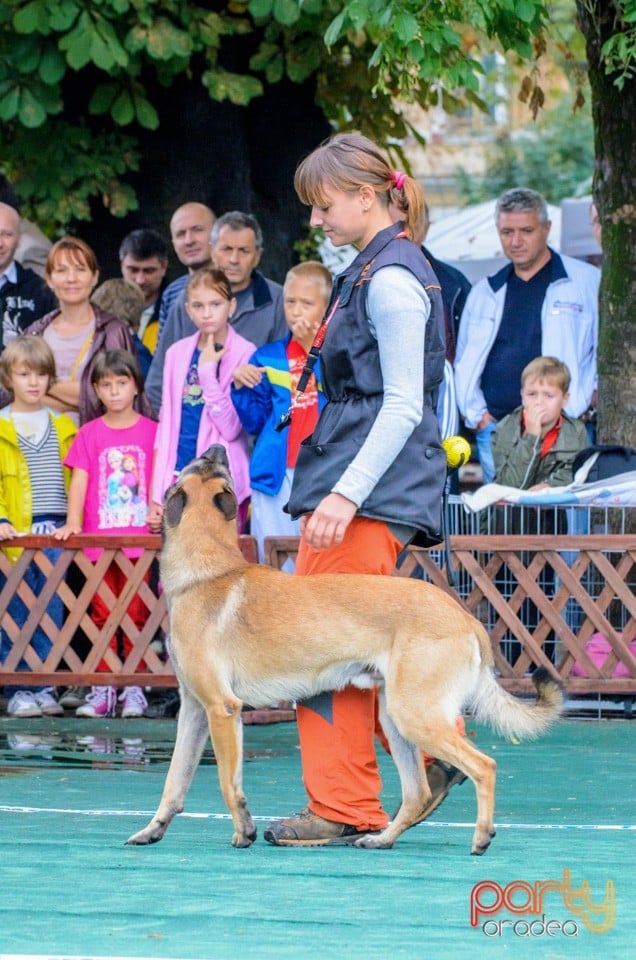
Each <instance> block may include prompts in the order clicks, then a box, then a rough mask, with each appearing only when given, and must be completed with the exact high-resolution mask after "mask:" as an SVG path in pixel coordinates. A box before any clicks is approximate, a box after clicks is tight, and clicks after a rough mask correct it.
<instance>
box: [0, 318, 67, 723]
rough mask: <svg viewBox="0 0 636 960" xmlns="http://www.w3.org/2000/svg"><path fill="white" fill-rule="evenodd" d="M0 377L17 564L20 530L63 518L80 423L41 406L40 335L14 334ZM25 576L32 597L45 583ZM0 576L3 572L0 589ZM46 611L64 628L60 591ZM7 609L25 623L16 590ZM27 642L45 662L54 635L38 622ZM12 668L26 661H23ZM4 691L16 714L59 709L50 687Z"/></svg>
mask: <svg viewBox="0 0 636 960" xmlns="http://www.w3.org/2000/svg"><path fill="white" fill-rule="evenodd" d="M0 382H1V383H2V386H3V387H4V389H5V390H7V391H9V393H10V394H11V396H12V400H11V402H10V403H9V404H8V405H7V406H6V407H3V408H2V409H1V410H0V542H1V543H2V550H3V552H4V553H5V554H6V555H7V557H8V558H9V559H10V560H11V562H12V563H16V561H17V559H18V557H19V556H20V554H21V553H22V551H21V550H20V549H19V548H18V547H15V546H13V543H14V541H15V540H16V539H17V538H18V537H20V535H23V534H29V533H33V534H51V533H53V531H54V530H56V529H57V528H58V527H60V526H62V525H63V524H64V522H65V520H66V509H67V489H68V484H69V481H70V471H69V470H66V469H65V468H64V466H63V460H64V457H65V456H66V453H67V452H68V450H69V448H70V446H71V442H72V440H73V437H74V436H75V434H76V433H77V427H76V426H75V424H74V423H73V421H72V420H71V419H70V417H67V416H66V414H63V413H58V412H57V411H55V410H50V409H49V408H48V407H46V406H45V404H44V400H45V398H46V395H47V393H48V391H49V388H50V387H51V385H52V384H53V383H55V359H54V357H53V353H52V351H51V348H50V347H49V345H48V344H47V343H46V342H45V341H44V340H43V339H42V338H41V337H31V336H17V337H15V338H14V339H13V340H11V342H10V343H9V344H8V345H7V346H6V347H5V349H4V351H3V353H2V356H1V357H0ZM10 544H11V546H10ZM42 552H43V553H44V555H45V556H46V557H47V558H48V559H49V560H50V561H51V563H53V564H54V563H55V561H56V560H57V559H58V557H59V555H60V552H61V551H60V550H59V549H57V548H52V547H45V548H44V549H43V551H42ZM23 579H24V583H25V584H26V585H27V586H28V587H29V589H30V590H31V592H32V593H33V595H34V596H35V597H37V596H39V594H40V593H41V592H42V590H43V589H44V588H45V586H46V576H45V574H44V573H43V572H42V570H41V569H40V567H39V566H38V565H37V564H36V563H35V562H32V563H30V564H29V566H28V567H27V568H26V570H25V572H24V578H23ZM3 581H4V576H3V575H0V588H1V587H2V586H3V585H4V583H3ZM46 612H47V614H48V616H49V617H50V619H51V620H52V621H53V623H54V624H56V625H57V626H58V627H61V626H62V620H63V614H64V608H63V605H62V600H61V599H60V597H59V596H58V595H57V594H56V595H55V596H53V597H52V598H51V600H50V601H49V603H48V606H47V610H46ZM7 615H8V617H10V618H11V619H12V620H13V622H14V623H15V625H16V626H17V627H18V628H21V627H23V626H24V624H25V623H26V620H27V618H28V616H29V608H28V606H27V605H26V603H25V602H24V601H23V600H22V598H21V597H19V596H18V595H17V594H15V595H14V596H13V597H12V598H11V600H10V602H9V606H8V608H7ZM5 626H6V624H5ZM12 646H13V644H12V642H11V639H10V636H9V633H8V632H7V630H6V629H2V630H0V662H2V663H4V662H5V660H6V659H7V657H8V656H9V653H10V651H11V648H12ZM31 646H32V647H33V649H34V650H35V652H36V654H37V655H38V657H39V658H40V660H41V661H44V660H45V659H46V657H47V655H48V653H49V651H50V649H51V646H52V641H51V640H50V639H49V637H48V635H47V634H46V633H45V632H44V631H43V630H42V628H41V627H37V628H36V630H35V632H34V634H33V639H32V641H31ZM17 669H18V670H25V671H26V670H28V669H29V667H28V665H27V663H26V662H25V661H24V660H21V661H20V662H19V664H18V665H17ZM5 694H6V696H7V698H8V701H9V702H8V707H7V712H8V713H9V715H10V716H13V717H41V716H42V715H44V714H47V715H55V714H62V713H64V711H63V709H62V707H61V706H60V705H59V704H58V702H57V701H56V700H55V698H54V696H53V689H52V688H51V687H41V686H35V685H33V684H28V683H24V684H20V685H17V686H12V687H6V688H5Z"/></svg>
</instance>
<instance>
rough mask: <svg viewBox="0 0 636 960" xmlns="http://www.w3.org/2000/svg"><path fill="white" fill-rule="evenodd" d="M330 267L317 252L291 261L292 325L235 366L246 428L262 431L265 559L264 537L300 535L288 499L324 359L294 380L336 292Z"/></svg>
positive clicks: (286, 300)
mask: <svg viewBox="0 0 636 960" xmlns="http://www.w3.org/2000/svg"><path fill="white" fill-rule="evenodd" d="M331 286H332V278H331V274H330V273H329V271H328V270H327V268H326V267H325V266H323V264H322V263H319V262H318V261H317V260H307V261H306V262H304V263H299V264H298V265H297V266H295V267H292V268H291V270H289V271H288V273H287V276H286V277H285V283H284V286H283V307H284V310H285V320H286V321H287V326H288V327H289V333H288V334H287V336H286V337H285V338H284V339H282V340H274V341H273V342H272V343H266V344H264V346H262V347H259V348H258V350H256V352H255V353H254V354H253V355H252V356H251V357H250V360H249V363H246V364H244V365H243V366H240V367H237V368H236V370H235V371H234V375H233V386H232V401H233V403H234V406H235V408H236V411H237V413H238V415H239V417H240V419H241V423H242V424H243V427H244V429H245V430H246V431H247V432H248V433H250V434H253V435H254V436H256V438H257V439H256V444H255V446H254V450H253V453H252V457H251V461H250V484H251V487H252V518H251V533H252V536H253V537H255V539H256V542H257V544H258V551H259V560H260V561H261V562H262V561H263V559H264V556H263V541H264V539H265V537H273V536H278V537H286V536H298V533H299V528H298V521H296V520H292V518H291V517H290V516H289V514H287V513H285V512H284V511H283V507H284V506H285V504H286V503H287V501H288V500H289V494H290V492H291V484H292V479H293V476H294V467H295V466H296V458H297V456H298V450H299V447H300V444H301V442H302V441H303V440H304V439H305V437H307V436H309V434H311V432H312V431H313V429H314V427H315V425H316V421H317V420H318V412H319V409H320V408H321V407H322V405H323V403H324V397H323V394H322V389H321V386H320V361H318V362H317V364H316V367H315V368H314V373H313V374H312V376H311V378H310V380H309V383H308V385H307V389H306V390H305V391H304V392H303V393H302V394H299V393H297V390H296V387H297V385H298V380H299V378H300V375H301V373H302V370H303V367H304V366H305V364H306V362H307V354H308V351H309V348H310V347H311V345H312V343H313V339H314V337H315V336H316V332H317V330H318V328H319V326H320V323H321V321H322V319H323V317H324V315H325V311H326V309H327V304H328V303H329V297H330V295H331ZM290 407H293V415H292V418H291V423H290V425H289V427H288V428H287V429H286V430H277V429H276V427H277V425H278V424H279V422H280V420H281V417H282V416H283V415H284V414H286V413H287V412H288V410H289V409H290Z"/></svg>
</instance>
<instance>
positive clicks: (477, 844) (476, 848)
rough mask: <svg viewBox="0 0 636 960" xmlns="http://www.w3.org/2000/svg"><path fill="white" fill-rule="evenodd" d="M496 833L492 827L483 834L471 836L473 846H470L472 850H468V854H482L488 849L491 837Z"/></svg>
mask: <svg viewBox="0 0 636 960" xmlns="http://www.w3.org/2000/svg"><path fill="white" fill-rule="evenodd" d="M496 833H497V831H496V830H494V829H492V830H488V831H487V832H485V833H483V834H480V835H479V836H478V837H477V836H475V837H474V838H473V846H472V850H471V851H470V855H471V856H472V857H481V856H483V855H484V853H485V852H486V850H487V849H488V847H489V846H490V843H491V841H492V838H493V837H494V836H495V835H496Z"/></svg>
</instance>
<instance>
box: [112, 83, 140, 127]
mask: <svg viewBox="0 0 636 960" xmlns="http://www.w3.org/2000/svg"><path fill="white" fill-rule="evenodd" d="M110 115H111V117H112V118H113V120H114V121H115V123H116V124H118V126H120V127H125V126H127V125H128V124H129V123H132V122H133V120H134V119H135V106H134V104H133V99H132V96H131V94H130V91H128V90H122V91H121V93H120V94H119V95H118V96H117V97H116V99H115V102H114V103H113V106H112V108H111V111H110Z"/></svg>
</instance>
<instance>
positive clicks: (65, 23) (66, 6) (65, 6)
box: [45, 0, 83, 33]
mask: <svg viewBox="0 0 636 960" xmlns="http://www.w3.org/2000/svg"><path fill="white" fill-rule="evenodd" d="M45 5H46V6H48V8H49V22H50V24H51V27H52V28H53V30H57V31H59V33H64V32H65V31H66V30H69V29H70V28H71V27H72V26H73V24H74V23H75V21H76V19H77V17H78V16H79V14H80V13H81V11H82V10H83V5H82V4H80V3H76V2H75V0H62V2H61V3H60V2H58V3H55V4H50V3H49V4H47V3H46V0H45Z"/></svg>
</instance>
